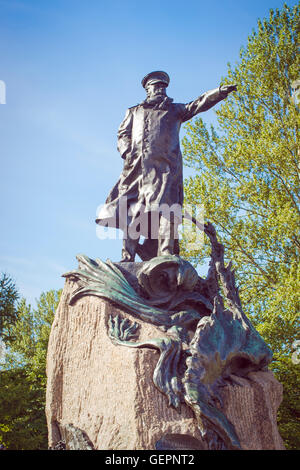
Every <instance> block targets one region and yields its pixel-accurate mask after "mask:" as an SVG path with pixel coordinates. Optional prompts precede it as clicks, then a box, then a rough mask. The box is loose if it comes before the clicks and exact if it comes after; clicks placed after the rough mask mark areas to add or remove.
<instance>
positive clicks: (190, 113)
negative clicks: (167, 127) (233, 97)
mask: <svg viewBox="0 0 300 470" xmlns="http://www.w3.org/2000/svg"><path fill="white" fill-rule="evenodd" d="M236 89H237V86H236V85H222V86H220V87H219V88H215V89H213V90H210V91H207V92H206V93H203V95H201V96H199V98H197V99H196V100H194V101H191V102H190V103H188V104H186V105H184V110H183V115H182V122H185V121H188V120H189V119H191V118H192V117H194V116H196V114H198V113H202V112H203V111H207V110H208V109H210V108H212V107H213V106H214V105H215V104H217V103H219V101H222V100H224V99H225V98H226V97H227V96H228V94H229V93H231V92H232V91H236Z"/></svg>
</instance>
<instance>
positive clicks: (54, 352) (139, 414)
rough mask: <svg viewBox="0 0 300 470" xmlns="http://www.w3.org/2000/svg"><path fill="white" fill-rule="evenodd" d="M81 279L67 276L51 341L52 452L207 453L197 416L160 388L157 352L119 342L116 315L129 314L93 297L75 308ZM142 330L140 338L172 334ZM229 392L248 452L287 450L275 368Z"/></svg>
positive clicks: (144, 326) (229, 411)
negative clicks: (112, 321)
mask: <svg viewBox="0 0 300 470" xmlns="http://www.w3.org/2000/svg"><path fill="white" fill-rule="evenodd" d="M77 287H78V285H77V282H76V281H73V280H71V279H67V280H66V283H65V286H64V289H63V293H62V297H61V300H60V304H59V307H58V309H57V312H56V315H55V319H54V322H53V325H52V330H51V334H50V338H49V346H48V356H47V377H48V382H47V395H46V416H47V423H48V432H49V447H50V448H52V449H66V450H81V449H87V450H88V449H96V450H154V449H166V450H172V449H190V450H193V449H196V450H197V449H206V443H205V442H204V441H202V440H201V434H200V431H199V429H198V426H197V421H196V419H195V416H194V414H193V412H192V410H191V408H189V407H188V406H187V405H185V404H182V405H181V410H180V412H179V411H178V410H176V409H175V408H173V407H170V406H168V399H167V397H166V396H165V395H164V394H162V393H161V392H160V391H159V390H158V389H157V388H156V386H155V385H154V383H153V372H154V369H155V366H156V364H157V361H158V359H159V352H158V351H157V350H155V349H138V348H137V349H133V348H127V347H122V346H119V345H115V344H113V342H112V341H111V339H110V338H109V336H108V333H107V332H108V324H109V318H110V316H111V315H113V316H114V315H116V314H118V315H120V316H121V317H123V318H130V319H131V320H132V316H130V315H129V314H128V313H126V311H125V310H124V309H120V307H117V306H116V305H115V304H113V303H112V302H110V301H108V300H105V299H101V298H98V297H95V296H92V295H87V296H84V297H82V298H80V299H78V300H77V301H76V303H75V304H74V305H73V306H71V305H70V304H69V301H70V297H71V294H72V292H74V290H75V289H76V288H77ZM134 320H135V321H136V322H137V323H139V325H140V330H139V331H140V340H141V341H147V340H149V339H151V338H153V337H154V336H156V337H157V336H160V337H163V335H164V333H163V332H162V331H161V329H158V328H157V327H155V326H154V325H152V324H150V323H146V322H143V321H139V320H137V319H134ZM232 379H233V380H232V381H230V382H228V383H227V384H226V386H224V387H223V389H222V393H221V395H222V399H223V406H222V412H223V413H224V414H225V415H226V417H227V418H228V419H229V420H230V422H231V423H232V424H233V425H234V426H235V429H236V433H237V435H238V438H239V440H240V443H241V448H242V449H245V450H246V449H253V450H254V449H255V450H261V449H284V446H283V442H282V439H281V437H280V435H279V433H278V430H277V424H276V412H277V409H278V406H279V404H280V402H281V400H282V386H281V385H280V384H279V382H278V381H277V380H276V379H275V378H274V376H273V374H272V372H270V371H258V372H251V373H249V374H248V376H247V377H246V378H241V377H232Z"/></svg>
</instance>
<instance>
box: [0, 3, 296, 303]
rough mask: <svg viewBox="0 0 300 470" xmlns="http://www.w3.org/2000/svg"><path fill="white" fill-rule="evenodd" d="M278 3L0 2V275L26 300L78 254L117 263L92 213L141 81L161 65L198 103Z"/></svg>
mask: <svg viewBox="0 0 300 470" xmlns="http://www.w3.org/2000/svg"><path fill="white" fill-rule="evenodd" d="M283 3H284V2H283V1H281V0H251V1H250V0H222V1H221V0H211V1H210V2H207V1H203V0H189V1H188V2H183V1H179V0H164V1H161V0H159V1H158V0H152V1H151V2H143V1H140V0H139V1H133V0H122V1H116V0H105V1H104V0H23V1H17V0H0V58H1V63H0V80H3V81H4V82H5V83H6V90H7V95H6V104H0V156H1V172H0V189H1V233H0V271H5V272H7V273H9V274H10V275H12V276H13V278H14V279H15V281H16V283H17V285H18V287H19V290H20V292H21V294H22V295H23V296H25V297H26V298H27V300H28V301H30V302H32V303H34V299H35V298H37V297H39V295H40V293H41V292H42V291H46V290H49V289H52V288H55V289H57V288H60V287H62V286H63V282H64V281H63V278H61V274H62V273H64V272H66V271H69V270H71V269H74V268H76V267H77V262H76V259H75V256H76V254H78V253H84V254H86V255H88V256H89V257H91V258H96V257H99V258H101V259H103V260H106V259H107V258H110V259H111V260H112V261H118V260H119V259H120V255H121V240H102V241H100V240H99V239H98V238H97V236H96V224H95V223H94V219H95V214H96V208H97V206H98V205H99V204H101V203H103V202H105V199H106V197H107V195H108V192H109V191H110V189H111V188H112V186H113V185H114V184H115V182H116V181H117V179H118V177H119V174H120V172H121V170H122V164H123V161H122V159H121V158H120V156H119V154H118V152H117V149H116V133H117V129H118V126H119V124H120V122H121V121H122V119H123V117H124V114H125V111H126V108H127V107H129V106H133V105H135V104H137V103H138V102H139V101H141V100H142V99H143V98H144V90H143V88H142V86H141V84H140V81H141V79H142V77H143V76H144V75H145V74H146V73H148V72H150V71H152V70H165V71H167V72H168V73H169V75H170V77H171V83H170V86H169V88H168V94H169V96H171V97H172V98H174V99H175V101H177V102H188V101H190V100H191V99H194V98H196V97H197V96H199V95H200V94H201V93H202V92H204V91H206V90H209V89H211V88H214V87H215V86H218V85H219V83H220V80H221V78H222V77H224V76H226V71H227V62H230V63H232V64H234V63H235V62H236V61H238V59H239V50H240V47H241V46H242V45H245V44H246V41H247V37H248V35H249V34H250V33H251V32H252V30H253V29H255V28H256V25H257V20H258V18H261V19H262V18H264V17H267V16H268V13H269V10H270V8H273V9H275V8H281V7H282V5H283ZM296 3H297V2H295V1H287V4H288V5H290V6H292V5H294V4H296ZM213 116H214V111H213V110H211V111H209V112H207V113H205V114H203V115H202V117H203V118H204V119H205V120H206V121H207V122H210V121H211V120H213ZM183 133H184V130H182V134H183Z"/></svg>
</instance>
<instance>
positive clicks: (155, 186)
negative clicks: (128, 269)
mask: <svg viewBox="0 0 300 470" xmlns="http://www.w3.org/2000/svg"><path fill="white" fill-rule="evenodd" d="M168 84H169V76H168V74H166V73H165V72H162V71H157V72H151V73H149V74H148V75H146V76H145V77H144V78H143V80H142V85H143V87H144V88H145V89H146V91H147V98H146V99H145V100H144V101H143V102H142V103H140V104H138V105H137V106H133V107H131V108H129V109H128V110H127V112H126V116H125V119H124V121H123V122H122V124H121V125H120V128H119V132H118V150H119V152H120V154H121V157H122V158H124V160H125V162H124V168H123V171H122V173H121V176H120V179H119V181H118V182H117V183H116V185H115V186H114V188H113V189H112V191H111V192H110V194H109V196H108V198H107V200H106V205H105V206H104V207H103V208H102V210H101V212H100V213H99V215H98V218H97V219H96V222H97V223H98V224H100V225H107V226H110V227H117V228H120V229H122V230H123V232H124V244H123V251H122V261H134V257H135V254H136V252H138V254H139V256H140V257H141V258H142V260H148V259H151V258H152V257H154V256H160V255H165V254H179V246H178V237H177V226H178V224H180V222H181V217H182V212H181V208H182V204H183V178H182V156H181V151H180V144H179V131H180V126H181V124H182V123H184V122H186V121H188V120H189V119H191V118H193V117H194V116H196V114H198V113H201V112H203V111H207V110H208V109H210V108H212V107H213V106H214V105H215V104H217V103H218V102H219V101H221V100H223V99H224V98H226V97H227V95H228V94H229V93H230V92H232V91H233V90H236V86H235V85H224V86H220V87H218V88H215V89H213V90H210V91H207V92H206V93H203V94H202V95H201V96H199V98H197V99H196V100H194V101H191V102H190V103H187V104H180V103H173V99H171V98H169V97H168V96H167V94H166V87H167V86H168ZM170 208H173V209H172V210H171V214H173V220H172V219H171V217H170V216H169V214H170V213H169V211H168V209H170ZM155 214H156V215H157V216H155ZM151 216H152V218H151V220H150V217H151ZM137 225H139V227H138V230H136V228H137ZM140 235H142V236H144V237H145V242H144V244H143V245H139V236H140Z"/></svg>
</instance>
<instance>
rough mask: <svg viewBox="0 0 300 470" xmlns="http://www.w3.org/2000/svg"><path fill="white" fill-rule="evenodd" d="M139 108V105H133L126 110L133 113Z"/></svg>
mask: <svg viewBox="0 0 300 470" xmlns="http://www.w3.org/2000/svg"><path fill="white" fill-rule="evenodd" d="M139 106H140V104H135V105H134V106H130V108H128V111H134V110H135V109H137V108H138V107H139Z"/></svg>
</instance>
